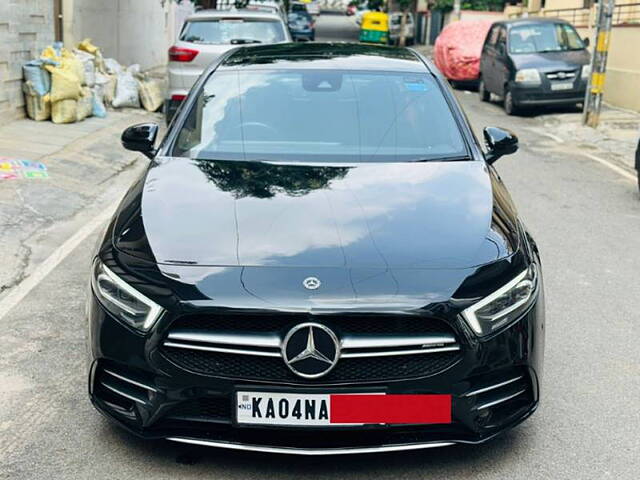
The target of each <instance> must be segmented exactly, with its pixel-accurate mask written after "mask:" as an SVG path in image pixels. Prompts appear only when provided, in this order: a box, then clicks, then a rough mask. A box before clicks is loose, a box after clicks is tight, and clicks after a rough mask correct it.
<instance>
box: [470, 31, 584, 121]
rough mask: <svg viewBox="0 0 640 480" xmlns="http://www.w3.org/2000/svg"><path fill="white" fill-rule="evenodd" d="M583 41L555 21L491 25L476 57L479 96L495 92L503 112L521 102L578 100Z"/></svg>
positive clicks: (570, 102) (581, 94)
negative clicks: (502, 106)
mask: <svg viewBox="0 0 640 480" xmlns="http://www.w3.org/2000/svg"><path fill="white" fill-rule="evenodd" d="M587 44H588V42H587V41H585V40H582V39H581V38H580V36H579V35H578V33H577V32H576V30H575V29H574V28H573V26H572V25H571V24H569V23H568V22H565V21H563V20H560V19H552V20H550V19H539V18H532V19H531V18H530V19H522V20H510V21H504V22H496V23H494V24H493V25H492V27H491V29H490V30H489V33H488V34H487V38H486V39H485V42H484V46H483V48H482V56H481V58H480V85H479V93H480V98H481V99H482V100H483V101H488V100H489V96H490V94H491V93H494V94H496V95H499V96H500V97H502V98H503V99H504V107H505V111H506V112H507V114H509V115H513V114H514V113H517V111H518V109H519V108H520V107H525V106H538V105H575V104H577V103H581V102H582V101H583V100H584V95H585V90H586V87H587V81H588V78H589V58H590V56H589V52H588V51H587V49H586V47H587Z"/></svg>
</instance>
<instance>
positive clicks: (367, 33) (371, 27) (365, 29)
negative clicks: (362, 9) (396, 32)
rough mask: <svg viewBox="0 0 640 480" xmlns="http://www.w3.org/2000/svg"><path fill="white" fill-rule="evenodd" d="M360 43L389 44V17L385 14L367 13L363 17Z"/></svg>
mask: <svg viewBox="0 0 640 480" xmlns="http://www.w3.org/2000/svg"><path fill="white" fill-rule="evenodd" d="M360 41H361V42H365V43H382V44H384V45H387V44H388V43H389V17H388V15H387V14H386V13H384V12H367V13H365V14H364V15H362V25H361V26H360Z"/></svg>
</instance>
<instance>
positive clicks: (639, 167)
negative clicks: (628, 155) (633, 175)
mask: <svg viewBox="0 0 640 480" xmlns="http://www.w3.org/2000/svg"><path fill="white" fill-rule="evenodd" d="M636 171H637V172H638V189H640V140H638V148H636Z"/></svg>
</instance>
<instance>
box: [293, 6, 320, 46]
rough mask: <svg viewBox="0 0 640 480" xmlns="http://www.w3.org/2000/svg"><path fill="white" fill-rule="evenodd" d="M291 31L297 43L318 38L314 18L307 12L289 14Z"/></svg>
mask: <svg viewBox="0 0 640 480" xmlns="http://www.w3.org/2000/svg"><path fill="white" fill-rule="evenodd" d="M289 31H290V32H291V36H292V37H293V39H294V40H295V41H301V40H309V41H313V40H315V38H316V27H315V22H314V21H313V18H311V15H309V14H308V13H306V12H292V13H290V14H289Z"/></svg>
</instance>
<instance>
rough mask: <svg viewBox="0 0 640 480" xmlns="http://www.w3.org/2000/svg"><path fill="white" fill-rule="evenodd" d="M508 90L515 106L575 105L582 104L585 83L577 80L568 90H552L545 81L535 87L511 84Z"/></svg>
mask: <svg viewBox="0 0 640 480" xmlns="http://www.w3.org/2000/svg"><path fill="white" fill-rule="evenodd" d="M510 89H511V93H512V95H513V100H514V101H515V103H516V104H517V105H522V106H544V105H575V104H576V103H581V102H584V96H585V92H586V82H584V81H581V80H577V81H576V82H575V83H574V86H573V88H571V89H570V90H552V89H551V83H550V82H549V81H548V80H546V79H545V80H544V81H543V83H542V84H541V85H537V86H528V85H526V84H517V83H512V84H511V86H510Z"/></svg>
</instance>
